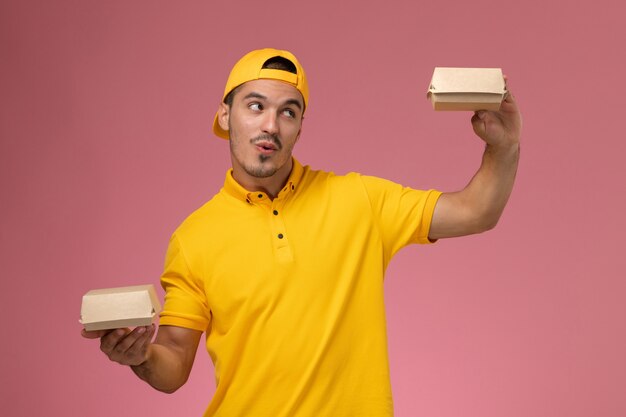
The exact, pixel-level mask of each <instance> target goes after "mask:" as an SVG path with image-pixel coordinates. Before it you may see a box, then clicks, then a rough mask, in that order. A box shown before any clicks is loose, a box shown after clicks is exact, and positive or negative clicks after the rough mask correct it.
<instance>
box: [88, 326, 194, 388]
mask: <svg viewBox="0 0 626 417" xmlns="http://www.w3.org/2000/svg"><path fill="white" fill-rule="evenodd" d="M82 335H83V336H84V337H86V338H89V339H96V338H100V349H101V350H102V351H103V352H104V353H105V354H106V355H107V356H108V357H109V359H110V360H112V361H114V362H117V363H120V364H122V365H128V366H130V367H131V369H132V370H133V372H135V374H137V376H138V377H139V378H141V379H143V380H144V381H146V382H147V383H148V384H150V385H151V386H152V387H154V388H155V389H157V390H159V391H162V392H167V393H172V392H174V391H176V390H177V389H178V388H180V387H181V386H182V385H183V384H184V383H185V382H186V381H187V378H188V377H189V373H190V372H191V367H192V366H193V361H194V359H195V356H196V350H197V349H198V343H199V342H200V337H201V336H202V332H200V331H197V330H191V329H185V328H182V327H175V326H160V327H159V331H158V334H157V336H156V339H155V340H154V342H151V340H152V336H153V335H154V326H147V327H137V328H135V329H134V330H133V331H130V329H116V330H112V331H97V332H86V331H84V330H83V332H82Z"/></svg>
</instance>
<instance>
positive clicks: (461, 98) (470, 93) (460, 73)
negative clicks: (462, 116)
mask: <svg viewBox="0 0 626 417" xmlns="http://www.w3.org/2000/svg"><path fill="white" fill-rule="evenodd" d="M506 94H507V89H506V84H505V81H504V76H503V75H502V69H500V68H451V67H436V68H435V70H434V72H433V77H432V80H431V82H430V86H429V88H428V93H427V95H426V96H427V97H428V98H429V99H430V101H431V102H432V105H433V108H434V109H435V110H466V111H476V110H499V109H500V105H501V104H502V100H504V98H505V97H506Z"/></svg>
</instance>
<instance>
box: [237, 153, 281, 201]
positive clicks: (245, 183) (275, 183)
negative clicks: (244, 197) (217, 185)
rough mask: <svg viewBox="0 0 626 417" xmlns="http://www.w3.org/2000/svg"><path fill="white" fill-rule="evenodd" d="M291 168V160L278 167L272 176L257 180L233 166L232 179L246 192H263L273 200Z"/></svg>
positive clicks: (238, 167) (257, 178) (240, 168)
mask: <svg viewBox="0 0 626 417" xmlns="http://www.w3.org/2000/svg"><path fill="white" fill-rule="evenodd" d="M292 168H293V160H291V159H290V160H289V162H288V163H286V164H285V165H283V166H282V167H280V168H279V169H278V171H276V172H275V173H274V174H273V175H271V176H269V177H263V178H259V177H255V176H253V175H250V174H248V173H247V172H246V171H245V170H244V169H243V167H240V166H238V165H237V164H233V178H234V179H235V181H237V182H238V183H239V185H241V186H242V187H243V188H245V189H246V190H248V191H251V192H256V191H261V192H264V193H265V194H267V196H268V197H269V198H271V199H272V200H273V199H274V198H276V196H277V195H278V193H279V192H280V190H282V189H283V187H284V186H285V184H286V183H287V179H288V178H289V175H290V174H291V169H292Z"/></svg>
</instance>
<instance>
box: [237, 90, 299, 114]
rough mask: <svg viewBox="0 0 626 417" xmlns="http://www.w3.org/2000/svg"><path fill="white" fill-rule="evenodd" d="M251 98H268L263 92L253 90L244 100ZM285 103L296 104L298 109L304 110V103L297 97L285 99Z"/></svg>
mask: <svg viewBox="0 0 626 417" xmlns="http://www.w3.org/2000/svg"><path fill="white" fill-rule="evenodd" d="M249 98H258V99H261V100H267V97H265V96H264V95H263V94H260V93H257V92H254V91H253V92H251V93H248V94H247V95H246V96H245V97H244V100H246V99H249ZM285 104H292V105H294V106H296V107H297V108H298V109H300V110H302V104H301V103H300V101H299V100H296V99H295V98H290V99H289V100H287V101H285Z"/></svg>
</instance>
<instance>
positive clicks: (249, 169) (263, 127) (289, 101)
mask: <svg viewBox="0 0 626 417" xmlns="http://www.w3.org/2000/svg"><path fill="white" fill-rule="evenodd" d="M303 110H304V101H303V99H302V95H301V94H300V92H299V91H298V90H297V89H296V88H295V87H294V86H292V85H290V84H287V83H284V82H282V81H277V80H255V81H249V82H247V83H245V84H243V85H242V86H240V87H239V88H238V90H237V92H236V94H235V97H234V99H233V104H232V106H230V108H229V107H228V106H227V105H226V104H224V103H222V104H221V105H220V109H219V119H218V120H219V123H220V126H221V127H222V128H223V129H228V131H229V135H230V153H231V159H232V163H233V174H234V175H235V178H236V179H242V180H248V181H249V180H251V179H252V180H253V179H254V178H268V177H272V176H274V175H276V174H279V175H278V177H285V178H286V176H288V175H289V172H291V165H292V163H291V152H292V150H293V146H294V145H295V144H296V142H297V140H298V137H299V136H300V129H301V127H302V114H303ZM280 174H283V175H280ZM238 177H239V178H238ZM243 177H247V178H243ZM244 182H246V181H244Z"/></svg>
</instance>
